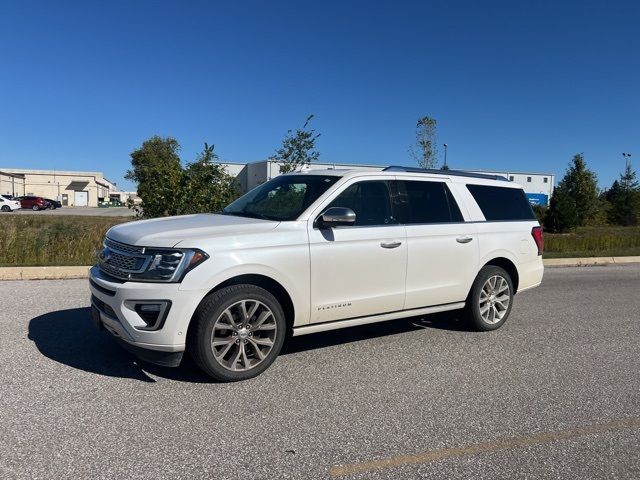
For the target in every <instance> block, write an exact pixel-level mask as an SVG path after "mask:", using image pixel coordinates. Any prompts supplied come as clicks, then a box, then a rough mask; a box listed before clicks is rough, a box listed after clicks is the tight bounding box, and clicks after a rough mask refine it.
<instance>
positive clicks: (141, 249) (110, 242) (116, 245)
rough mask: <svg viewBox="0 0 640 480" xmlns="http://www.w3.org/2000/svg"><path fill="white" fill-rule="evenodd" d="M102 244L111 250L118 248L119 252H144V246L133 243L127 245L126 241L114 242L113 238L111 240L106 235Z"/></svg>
mask: <svg viewBox="0 0 640 480" xmlns="http://www.w3.org/2000/svg"><path fill="white" fill-rule="evenodd" d="M104 245H105V246H106V247H109V248H111V249H113V250H120V251H121V252H127V253H144V247H137V246H135V245H127V244H126V243H120V242H116V241H115V240H111V239H110V238H109V237H106V238H105V239H104Z"/></svg>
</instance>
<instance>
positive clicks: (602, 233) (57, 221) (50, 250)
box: [0, 214, 640, 266]
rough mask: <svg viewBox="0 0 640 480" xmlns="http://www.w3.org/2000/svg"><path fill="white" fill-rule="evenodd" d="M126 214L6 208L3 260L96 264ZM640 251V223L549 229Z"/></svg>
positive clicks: (598, 248) (564, 248)
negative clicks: (8, 212) (45, 212)
mask: <svg viewBox="0 0 640 480" xmlns="http://www.w3.org/2000/svg"><path fill="white" fill-rule="evenodd" d="M131 220H132V219H130V218H126V217H80V216H77V217H76V216H49V215H48V216H38V215H1V214H0V266H32V265H93V264H94V263H95V260H96V254H97V252H98V250H99V249H100V247H101V245H102V239H103V238H104V235H105V233H106V232H107V230H108V229H109V228H110V227H111V226H113V225H116V224H118V223H123V222H127V221H131ZM626 255H640V227H584V228H579V229H578V230H576V231H575V232H574V233H566V234H550V233H545V254H544V256H545V258H562V257H609V256H626Z"/></svg>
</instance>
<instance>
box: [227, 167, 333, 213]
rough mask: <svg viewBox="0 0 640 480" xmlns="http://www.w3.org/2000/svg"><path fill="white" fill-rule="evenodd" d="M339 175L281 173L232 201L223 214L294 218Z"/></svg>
mask: <svg viewBox="0 0 640 480" xmlns="http://www.w3.org/2000/svg"><path fill="white" fill-rule="evenodd" d="M339 178H340V177H338V176H333V175H283V176H280V177H276V178H274V179H273V180H269V181H268V182H267V183H265V184H263V185H260V186H258V187H256V188H254V189H253V190H251V191H250V192H249V193H247V194H246V195H243V196H242V197H240V198H239V199H237V200H236V201H235V202H233V203H231V204H230V205H229V206H227V207H226V208H225V209H224V210H222V214H223V215H235V216H239V217H251V218H262V219H265V220H277V221H290V220H295V219H296V218H298V217H299V216H300V214H301V213H302V212H304V211H305V210H306V209H307V207H309V205H311V204H312V203H313V202H315V201H316V200H317V199H318V197H320V195H322V194H323V193H324V192H326V191H327V189H328V188H329V187H330V186H331V185H333V184H334V183H336V181H337V180H338V179H339Z"/></svg>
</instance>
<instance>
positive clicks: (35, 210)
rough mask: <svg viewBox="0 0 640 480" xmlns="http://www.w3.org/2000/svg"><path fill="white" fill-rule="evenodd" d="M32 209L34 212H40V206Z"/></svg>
mask: <svg viewBox="0 0 640 480" xmlns="http://www.w3.org/2000/svg"><path fill="white" fill-rule="evenodd" d="M31 209H32V210H33V211H34V212H37V211H38V210H40V207H39V206H38V205H34V206H33V207H31Z"/></svg>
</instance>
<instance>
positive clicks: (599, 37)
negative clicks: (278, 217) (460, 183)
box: [0, 0, 640, 188]
mask: <svg viewBox="0 0 640 480" xmlns="http://www.w3.org/2000/svg"><path fill="white" fill-rule="evenodd" d="M639 24H640V2H636V1H598V2H593V1H588V0H582V1H575V2H573V1H552V2H548V1H535V2H533V1H527V2H523V1H504V2H492V1H486V2H478V1H468V2H462V1H422V2H402V1H389V2H382V1H377V2H364V1H336V2H333V1H323V2H303V1H296V2H278V1H274V2H195V1H181V2H179V1H173V2H168V1H166V2H163V1H153V2H148V1H140V0H137V1H102V2H98V1H58V2H42V3H38V2H30V1H17V0H15V1H12V2H9V1H6V0H0V167H2V166H4V167H14V168H19V167H24V168H56V169H58V170H63V169H83V170H99V171H104V172H105V174H106V175H107V177H108V178H110V179H112V180H115V181H117V182H118V183H119V185H121V186H122V187H124V188H131V185H130V184H127V182H125V181H124V180H123V175H124V172H125V171H126V169H127V168H128V166H129V153H130V152H131V151H132V150H134V149H135V148H136V147H138V146H139V145H140V144H141V143H142V141H143V140H144V139H146V138H148V137H149V136H151V135H154V134H158V135H163V136H164V135H170V136H174V137H175V138H176V139H178V141H179V142H180V143H181V145H182V152H181V155H182V158H183V160H185V161H189V160H193V159H194V158H195V156H196V154H197V152H198V151H199V150H201V149H202V145H203V143H204V142H209V143H214V144H215V145H216V151H217V152H218V154H219V155H220V157H221V159H222V160H226V161H234V162H244V161H254V160H260V159H263V158H266V157H268V156H269V155H271V154H272V153H273V152H274V150H275V149H276V148H277V147H278V145H279V143H280V141H281V139H282V137H283V135H284V134H285V133H286V131H287V129H289V128H295V127H296V126H300V125H301V124H302V123H303V122H304V119H305V117H306V116H307V114H309V113H313V114H315V116H316V118H315V119H314V122H313V125H314V127H315V128H316V129H317V130H318V131H319V132H321V134H322V136H321V137H320V139H319V142H318V147H319V150H320V152H321V156H320V158H321V160H323V161H327V162H352V163H373V164H385V165H386V164H406V165H410V164H413V161H412V160H411V158H410V157H409V156H408V154H407V146H408V145H409V144H411V143H412V142H413V140H414V127H415V122H416V119H417V118H418V117H419V116H422V115H431V116H433V117H435V118H436V119H437V120H438V136H439V142H440V143H444V142H446V143H448V145H449V155H448V159H449V163H450V165H452V166H453V167H454V168H484V169H510V170H512V171H513V170H521V171H534V172H535V171H544V172H554V173H556V174H558V175H562V174H563V173H564V171H565V168H566V166H567V163H568V162H569V160H570V158H571V157H572V155H573V154H575V153H578V152H584V154H585V157H586V160H587V163H588V164H589V166H590V167H591V168H592V169H593V170H595V171H596V173H597V174H598V177H599V180H600V186H601V187H604V186H607V185H609V184H610V183H611V182H612V180H613V179H614V178H615V177H616V176H617V175H618V173H619V172H620V171H621V170H622V168H623V165H624V162H623V159H622V155H621V152H631V153H632V154H633V157H632V161H634V163H635V164H636V165H640V115H639V114H640V87H639V86H640V48H639V47H640V36H638V30H637V29H638V25H639ZM441 153H442V152H441Z"/></svg>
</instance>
